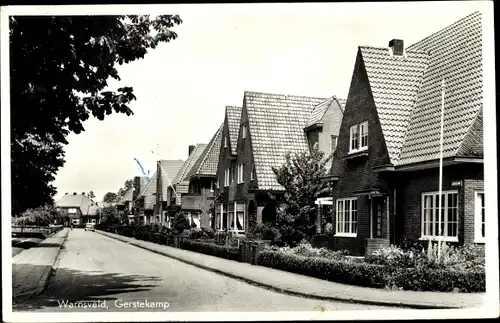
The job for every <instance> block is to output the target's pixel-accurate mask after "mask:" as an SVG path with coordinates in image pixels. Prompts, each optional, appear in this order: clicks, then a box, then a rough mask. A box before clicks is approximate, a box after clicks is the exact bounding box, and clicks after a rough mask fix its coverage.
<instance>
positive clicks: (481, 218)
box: [474, 191, 486, 242]
mask: <svg viewBox="0 0 500 323" xmlns="http://www.w3.org/2000/svg"><path fill="white" fill-rule="evenodd" d="M474 210H475V211H474V218H475V224H474V231H475V233H474V241H475V242H485V236H486V235H485V233H486V224H485V222H486V221H485V220H486V214H485V209H484V192H482V191H476V193H475V198H474Z"/></svg>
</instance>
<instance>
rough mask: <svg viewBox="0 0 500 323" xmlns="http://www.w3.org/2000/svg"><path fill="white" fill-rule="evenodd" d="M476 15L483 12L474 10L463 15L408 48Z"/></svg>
mask: <svg viewBox="0 0 500 323" xmlns="http://www.w3.org/2000/svg"><path fill="white" fill-rule="evenodd" d="M476 15H479V16H481V12H480V11H474V12H473V13H471V14H468V15H467V16H465V17H462V18H460V19H458V20H456V21H455V22H453V23H451V24H448V25H447V26H445V27H443V28H441V29H439V30H438V31H436V32H434V33H432V34H430V35H429V36H427V37H425V38H423V39H421V40H419V41H417V42H416V43H413V44H412V45H410V46H408V49H411V48H412V47H416V46H417V45H420V44H421V43H423V42H425V41H427V40H428V39H429V38H432V37H434V36H436V35H437V34H440V33H442V32H445V31H447V30H449V29H452V28H453V27H455V26H456V25H458V24H460V23H462V22H463V21H465V20H467V19H470V18H472V17H474V16H476Z"/></svg>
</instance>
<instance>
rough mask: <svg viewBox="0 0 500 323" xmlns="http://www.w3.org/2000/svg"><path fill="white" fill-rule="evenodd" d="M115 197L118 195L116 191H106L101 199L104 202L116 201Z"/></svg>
mask: <svg viewBox="0 0 500 323" xmlns="http://www.w3.org/2000/svg"><path fill="white" fill-rule="evenodd" d="M117 198H118V195H117V194H116V193H113V192H107V193H106V194H105V195H104V197H103V198H102V201H103V202H106V203H113V202H116V200H117Z"/></svg>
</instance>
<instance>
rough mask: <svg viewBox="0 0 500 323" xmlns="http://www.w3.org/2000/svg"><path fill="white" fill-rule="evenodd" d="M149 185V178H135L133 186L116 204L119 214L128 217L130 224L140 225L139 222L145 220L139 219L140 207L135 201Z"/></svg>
mask: <svg viewBox="0 0 500 323" xmlns="http://www.w3.org/2000/svg"><path fill="white" fill-rule="evenodd" d="M147 183H148V178H147V177H145V176H136V177H134V178H133V186H132V187H131V188H129V189H128V190H127V191H126V192H125V194H124V195H123V196H122V198H121V199H120V200H119V201H118V203H116V208H117V210H118V214H119V215H127V217H128V222H129V223H140V221H139V220H141V219H142V220H144V218H140V217H139V209H138V207H139V205H136V203H135V201H136V199H137V198H138V197H139V193H140V192H141V191H142V189H143V188H144V187H145V186H146V184H147Z"/></svg>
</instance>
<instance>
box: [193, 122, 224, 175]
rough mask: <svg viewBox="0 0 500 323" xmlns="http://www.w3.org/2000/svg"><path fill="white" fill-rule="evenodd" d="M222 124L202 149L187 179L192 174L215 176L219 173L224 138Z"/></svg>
mask: <svg viewBox="0 0 500 323" xmlns="http://www.w3.org/2000/svg"><path fill="white" fill-rule="evenodd" d="M223 127H224V124H222V125H221V126H220V127H219V129H218V130H217V132H216V133H215V135H214V136H213V137H212V139H211V140H210V142H209V143H208V145H207V146H206V147H205V149H204V150H203V151H202V153H201V155H200V157H199V158H198V159H197V160H196V162H195V163H194V165H193V167H191V170H190V171H189V172H188V174H187V175H186V178H185V179H186V180H189V179H190V178H191V177H192V176H195V175H198V176H202V175H205V176H215V174H216V173H217V165H218V162H219V154H220V145H221V140H222V128H223Z"/></svg>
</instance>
